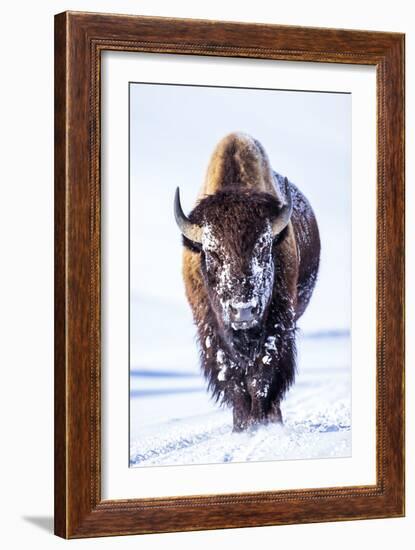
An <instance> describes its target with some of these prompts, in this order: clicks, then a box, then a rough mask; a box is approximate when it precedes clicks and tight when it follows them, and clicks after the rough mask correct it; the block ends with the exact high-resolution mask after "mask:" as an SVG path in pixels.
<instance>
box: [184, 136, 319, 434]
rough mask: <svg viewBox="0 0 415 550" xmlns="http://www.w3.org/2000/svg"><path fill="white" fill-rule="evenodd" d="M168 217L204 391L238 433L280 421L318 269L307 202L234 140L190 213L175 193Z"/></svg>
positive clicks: (216, 157) (251, 143) (212, 165)
mask: <svg viewBox="0 0 415 550" xmlns="http://www.w3.org/2000/svg"><path fill="white" fill-rule="evenodd" d="M174 214H175V219H176V222H177V225H178V226H179V228H180V231H181V233H182V238H183V245H184V249H183V277H184V283H185V289H186V296H187V299H188V302H189V304H190V307H191V309H192V312H193V318H194V321H195V324H196V326H197V331H198V340H199V347H200V355H201V364H202V370H203V373H204V375H205V377H206V378H207V381H208V386H209V389H210V390H211V392H212V394H213V396H214V398H216V400H218V401H219V402H220V403H221V404H224V405H228V406H230V407H232V410H233V429H234V431H241V430H245V429H247V428H249V427H253V426H256V425H258V424H261V423H268V422H282V415H281V408H280V403H281V400H282V398H283V396H284V394H285V392H286V391H287V390H288V388H289V387H290V386H291V384H292V383H293V382H294V377H295V371H296V323H297V321H298V319H299V318H300V316H301V315H302V314H303V313H304V310H305V309H306V307H307V305H308V303H309V301H310V298H311V295H312V292H313V289H314V286H315V283H316V278H317V273H318V268H319V259H320V238H319V231H318V226H317V222H316V218H315V215H314V212H313V210H312V208H311V206H310V204H309V202H308V200H307V199H306V197H305V196H304V195H303V194H302V193H301V191H300V190H299V189H298V188H297V187H296V186H295V185H294V184H293V183H291V182H290V181H288V179H287V178H285V177H283V176H281V175H280V174H278V173H276V172H274V171H273V170H272V168H271V165H270V161H269V159H268V156H267V153H266V152H265V149H264V147H263V146H262V145H261V143H259V142H258V141H257V140H256V139H254V138H252V137H251V136H249V135H247V134H243V133H232V134H230V135H228V136H226V137H225V138H223V139H222V140H221V141H220V142H219V144H218V145H217V147H216V149H215V151H214V152H213V155H212V157H211V159H210V162H209V165H208V170H207V174H206V179H205V182H204V184H203V186H202V189H201V193H200V195H199V198H198V201H197V204H196V206H195V208H194V209H193V210H192V212H191V213H190V214H189V216H188V217H187V216H186V215H185V214H184V212H183V210H182V207H181V204H180V194H179V189H177V190H176V195H175V200H174Z"/></svg>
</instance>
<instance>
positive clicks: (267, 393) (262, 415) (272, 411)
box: [248, 370, 282, 425]
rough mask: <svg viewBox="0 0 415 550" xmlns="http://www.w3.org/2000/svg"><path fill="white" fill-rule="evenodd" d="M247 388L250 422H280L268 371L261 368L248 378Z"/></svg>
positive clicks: (253, 423) (279, 414)
mask: <svg viewBox="0 0 415 550" xmlns="http://www.w3.org/2000/svg"><path fill="white" fill-rule="evenodd" d="M248 390H249V395H250V397H251V413H250V423H251V424H252V425H255V424H266V423H268V422H282V415H281V409H280V403H279V401H273V397H272V379H271V377H270V376H269V375H268V373H266V372H264V371H263V370H261V371H260V372H257V373H256V374H255V375H253V376H251V377H250V378H249V380H248Z"/></svg>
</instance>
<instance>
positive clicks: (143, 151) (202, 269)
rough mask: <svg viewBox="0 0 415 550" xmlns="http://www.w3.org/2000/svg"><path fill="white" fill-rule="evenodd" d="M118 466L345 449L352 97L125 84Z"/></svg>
mask: <svg viewBox="0 0 415 550" xmlns="http://www.w3.org/2000/svg"><path fill="white" fill-rule="evenodd" d="M129 96H130V466H132V467H136V466H158V465H160V466H161V465H184V464H198V463H223V462H241V461H260V460H288V459H300V458H304V459H307V458H308V459H310V458H329V457H345V456H350V455H351V451H352V450H351V429H352V426H351V339H350V315H351V311H350V309H351V295H350V293H351V288H350V287H351V95H350V94H347V93H330V92H321V93H320V92H307V91H296V90H264V89H246V88H220V87H206V86H185V85H168V84H147V83H146V84H140V83H130V94H129Z"/></svg>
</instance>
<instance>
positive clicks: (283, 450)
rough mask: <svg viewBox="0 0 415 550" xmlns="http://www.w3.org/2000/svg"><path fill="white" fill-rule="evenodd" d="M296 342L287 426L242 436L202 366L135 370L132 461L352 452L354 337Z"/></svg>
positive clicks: (320, 337)
mask: <svg viewBox="0 0 415 550" xmlns="http://www.w3.org/2000/svg"><path fill="white" fill-rule="evenodd" d="M298 344H299V346H298V347H299V358H298V362H299V369H298V375H297V380H296V383H295V384H294V386H293V387H292V389H291V390H290V391H289V393H288V394H287V397H286V399H285V400H284V402H283V405H282V412H283V417H284V425H283V426H280V425H268V426H263V427H260V428H258V429H256V430H252V431H249V432H246V433H241V434H236V433H232V415H231V411H230V410H227V409H223V408H220V407H218V406H217V405H216V404H215V403H213V402H212V401H211V400H210V398H209V395H208V393H207V391H206V385H205V383H204V380H203V377H202V375H201V374H200V373H199V372H198V370H196V369H193V368H192V369H189V368H187V369H186V368H180V367H179V366H177V365H176V367H175V368H172V366H170V367H169V368H164V369H155V368H154V367H152V368H147V369H146V368H136V369H132V370H131V387H130V395H131V400H130V420H131V422H130V427H131V433H130V438H131V439H130V464H131V466H156V465H182V464H207V463H221V462H241V461H260V460H288V459H306V458H328V457H345V456H350V455H351V371H350V337H349V335H348V334H347V333H346V334H345V333H326V334H314V335H313V334H309V335H301V334H300V336H299V342H298ZM170 357H171V358H172V360H173V362H174V355H173V356H170ZM183 364H185V363H183ZM187 364H188V363H187Z"/></svg>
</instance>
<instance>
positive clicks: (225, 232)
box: [174, 181, 292, 337]
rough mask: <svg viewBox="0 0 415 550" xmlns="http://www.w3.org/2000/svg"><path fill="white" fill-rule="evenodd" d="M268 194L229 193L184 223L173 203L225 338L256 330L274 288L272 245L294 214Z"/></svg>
mask: <svg viewBox="0 0 415 550" xmlns="http://www.w3.org/2000/svg"><path fill="white" fill-rule="evenodd" d="M285 196H286V203H285V204H281V203H280V201H279V200H278V199H277V198H276V197H274V196H272V195H270V194H267V193H261V192H254V191H250V190H249V191H248V190H241V188H240V187H239V188H238V187H236V186H235V188H233V187H227V188H226V190H224V191H220V192H217V193H215V194H213V195H208V196H206V197H205V198H204V199H202V200H201V201H200V202H199V203H198V205H197V206H196V207H195V208H194V210H193V211H192V212H191V214H190V216H189V217H186V216H185V214H184V213H183V210H182V208H181V205H180V196H179V190H178V189H177V191H176V197H175V208H174V211H175V217H176V221H177V224H178V226H179V228H180V230H181V232H182V234H183V236H184V244H185V245H186V246H188V247H189V248H191V249H192V250H194V251H197V252H199V253H200V254H201V271H202V275H203V279H204V283H205V287H206V291H207V296H208V299H209V302H210V305H211V308H212V310H213V312H214V314H215V317H216V320H217V323H218V325H219V327H221V328H222V329H223V330H224V331H225V332H229V331H231V332H233V333H235V332H238V333H239V337H240V336H242V335H241V331H251V330H258V327H260V325H261V323H263V320H264V317H265V315H266V311H267V307H268V305H269V303H270V299H271V296H272V291H273V285H274V270H275V254H274V243H275V242H276V240H277V236H279V235H280V234H281V233H282V232H283V230H284V229H285V228H286V226H287V224H288V222H289V220H290V216H291V211H292V204H291V194H290V191H289V184H288V181H286V189H285Z"/></svg>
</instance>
